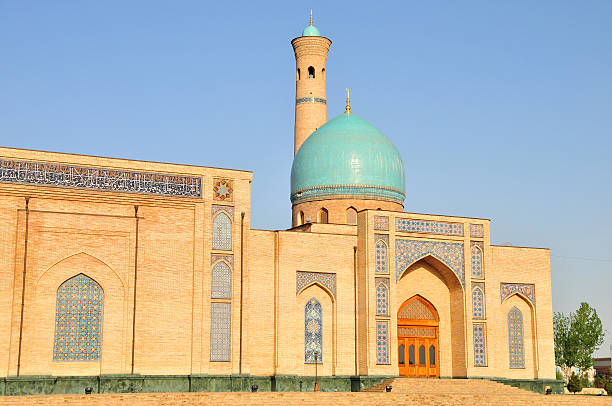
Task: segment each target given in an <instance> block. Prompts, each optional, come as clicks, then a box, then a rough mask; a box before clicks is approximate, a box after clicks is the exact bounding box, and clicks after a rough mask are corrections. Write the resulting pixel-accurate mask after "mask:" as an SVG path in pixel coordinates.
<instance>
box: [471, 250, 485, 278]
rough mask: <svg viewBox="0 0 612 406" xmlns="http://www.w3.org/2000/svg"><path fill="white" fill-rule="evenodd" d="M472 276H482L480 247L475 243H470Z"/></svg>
mask: <svg viewBox="0 0 612 406" xmlns="http://www.w3.org/2000/svg"><path fill="white" fill-rule="evenodd" d="M471 255H472V278H478V279H481V278H482V249H481V248H480V247H479V246H478V245H476V244H473V245H472V252H471Z"/></svg>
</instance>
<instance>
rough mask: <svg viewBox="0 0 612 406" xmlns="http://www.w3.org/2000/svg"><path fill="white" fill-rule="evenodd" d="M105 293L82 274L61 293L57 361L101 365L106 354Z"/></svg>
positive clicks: (62, 289)
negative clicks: (103, 347)
mask: <svg viewBox="0 0 612 406" xmlns="http://www.w3.org/2000/svg"><path fill="white" fill-rule="evenodd" d="M103 308H104V292H102V288H101V287H100V285H98V283H97V282H96V281H94V280H93V279H91V278H89V277H88V276H86V275H83V274H78V275H76V276H74V277H72V278H70V279H68V280H67V281H65V282H64V283H62V284H61V285H60V287H59V288H58V289H57V298H56V307H55V338H54V344H53V360H54V361H99V360H100V356H101V353H102V311H103Z"/></svg>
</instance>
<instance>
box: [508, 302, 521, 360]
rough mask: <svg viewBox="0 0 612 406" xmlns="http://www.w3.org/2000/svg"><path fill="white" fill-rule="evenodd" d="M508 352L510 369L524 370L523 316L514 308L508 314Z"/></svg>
mask: <svg viewBox="0 0 612 406" xmlns="http://www.w3.org/2000/svg"><path fill="white" fill-rule="evenodd" d="M508 352H509V354H510V368H513V369H515V368H525V349H524V346H523V314H522V313H521V311H520V310H519V309H517V308H516V307H513V308H512V309H510V312H508Z"/></svg>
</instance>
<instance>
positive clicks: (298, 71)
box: [297, 68, 301, 80]
mask: <svg viewBox="0 0 612 406" xmlns="http://www.w3.org/2000/svg"><path fill="white" fill-rule="evenodd" d="M300 76H301V75H300V68H298V70H297V80H300Z"/></svg>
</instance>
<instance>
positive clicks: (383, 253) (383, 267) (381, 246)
mask: <svg viewBox="0 0 612 406" xmlns="http://www.w3.org/2000/svg"><path fill="white" fill-rule="evenodd" d="M376 273H387V244H385V242H384V241H383V240H378V241H377V242H376Z"/></svg>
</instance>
